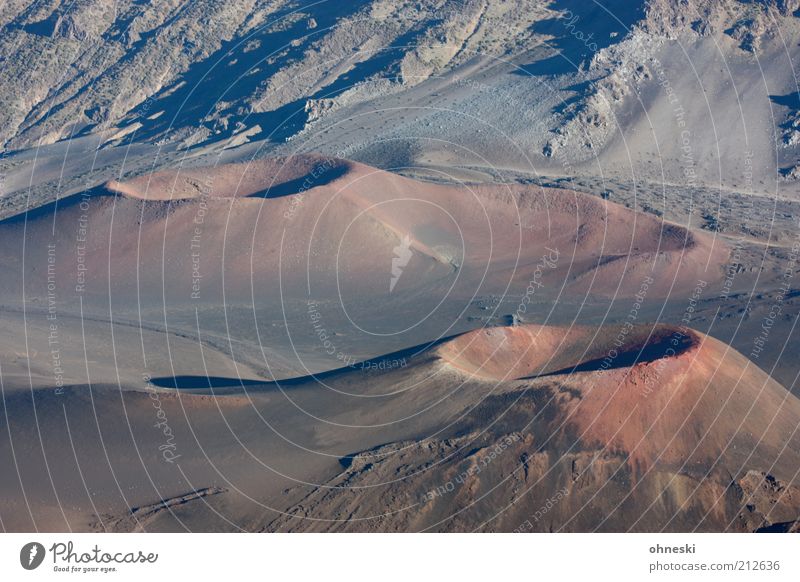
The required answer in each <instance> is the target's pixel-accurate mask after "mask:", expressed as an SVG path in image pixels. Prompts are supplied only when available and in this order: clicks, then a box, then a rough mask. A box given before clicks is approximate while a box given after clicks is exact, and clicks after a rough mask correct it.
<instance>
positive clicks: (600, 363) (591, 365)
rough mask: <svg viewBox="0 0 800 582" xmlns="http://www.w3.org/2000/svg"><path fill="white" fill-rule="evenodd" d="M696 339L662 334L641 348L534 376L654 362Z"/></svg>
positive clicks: (685, 348)
mask: <svg viewBox="0 0 800 582" xmlns="http://www.w3.org/2000/svg"><path fill="white" fill-rule="evenodd" d="M696 341H697V340H696V339H695V338H694V337H693V336H692V335H683V336H681V337H678V336H676V335H674V334H673V335H667V336H662V337H658V338H656V339H655V340H653V341H650V342H648V343H647V344H646V345H644V346H642V347H641V348H632V349H631V348H628V349H624V348H623V349H622V351H619V352H618V353H617V356H616V357H614V358H612V357H611V355H610V354H608V353H606V354H604V355H603V357H602V358H595V359H593V360H589V361H587V362H582V363H580V364H578V365H576V366H572V367H568V368H562V369H561V370H556V371H555V372H548V373H546V374H540V375H538V376H534V377H538V378H543V377H546V376H561V375H569V374H573V373H576V372H596V371H600V370H616V369H619V368H630V367H631V366H634V365H636V364H645V363H649V362H655V361H657V360H661V359H663V358H673V357H675V356H678V355H680V354H682V353H683V352H685V351H687V350H689V349H690V348H691V347H692V346H694V345H695V344H696ZM676 343H677V345H676ZM609 351H610V350H609Z"/></svg>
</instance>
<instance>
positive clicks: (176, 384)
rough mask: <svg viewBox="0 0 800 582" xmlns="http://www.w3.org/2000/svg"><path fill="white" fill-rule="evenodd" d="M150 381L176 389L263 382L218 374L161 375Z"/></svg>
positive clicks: (230, 386) (249, 384)
mask: <svg viewBox="0 0 800 582" xmlns="http://www.w3.org/2000/svg"><path fill="white" fill-rule="evenodd" d="M150 382H151V383H152V384H153V385H154V386H158V387H159V388H175V389H177V390H196V389H202V388H237V387H240V386H242V387H244V386H260V385H262V384H264V382H263V381H259V380H244V379H242V378H223V377H220V376H162V377H160V378H153V379H151V380H150Z"/></svg>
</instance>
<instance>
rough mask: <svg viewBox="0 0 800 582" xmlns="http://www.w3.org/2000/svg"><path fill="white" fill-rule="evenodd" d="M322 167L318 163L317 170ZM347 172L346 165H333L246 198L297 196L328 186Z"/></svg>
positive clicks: (279, 183) (278, 183) (321, 164)
mask: <svg viewBox="0 0 800 582" xmlns="http://www.w3.org/2000/svg"><path fill="white" fill-rule="evenodd" d="M322 167H323V162H320V165H319V166H318V168H322ZM316 169H317V168H315V171H316ZM347 171H348V169H347V165H346V164H339V165H335V166H333V167H331V168H329V169H327V170H325V171H324V172H323V173H321V174H318V175H316V176H315V175H314V174H306V175H304V176H300V177H299V178H295V179H293V180H286V181H285V182H280V181H279V182H277V183H276V184H275V185H273V186H270V187H269V188H266V189H264V190H261V191H259V192H255V193H253V194H250V195H249V196H248V198H281V197H283V196H291V195H293V194H299V193H301V192H305V191H307V190H310V189H311V188H316V187H317V186H325V185H327V184H330V183H331V182H334V181H335V180H338V179H339V178H341V177H342V176H344V175H345V174H347Z"/></svg>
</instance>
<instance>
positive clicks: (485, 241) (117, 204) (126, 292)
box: [0, 156, 728, 304]
mask: <svg viewBox="0 0 800 582" xmlns="http://www.w3.org/2000/svg"><path fill="white" fill-rule="evenodd" d="M109 188H110V190H109V191H110V192H113V193H116V194H117V196H103V195H95V196H90V197H88V198H81V197H74V198H71V199H68V200H64V201H61V202H60V203H59V204H58V206H51V207H47V208H44V209H40V210H38V211H36V212H34V213H31V214H29V215H28V216H27V218H22V217H19V218H16V219H12V220H8V221H5V222H3V223H1V224H0V243H2V244H0V248H2V249H3V251H2V253H3V256H2V259H1V260H2V262H3V264H4V265H5V267H6V268H8V269H9V271H10V273H12V275H13V274H14V273H16V275H13V276H11V277H8V278H6V280H5V281H4V282H3V283H2V292H3V293H4V294H5V295H16V296H17V297H18V296H19V293H20V290H21V289H20V285H19V269H20V265H21V264H22V260H24V261H26V262H27V263H28V264H34V265H44V264H46V263H47V255H46V253H47V250H48V249H47V246H46V245H47V243H52V244H55V245H56V247H57V248H58V253H59V255H60V256H63V257H66V258H65V259H64V260H60V261H58V262H57V264H56V270H57V276H58V278H59V281H61V282H62V285H63V286H64V287H66V288H71V287H73V286H74V285H78V284H79V283H80V281H78V269H76V260H75V259H74V258H73V257H77V256H78V254H79V253H81V252H83V250H82V249H81V248H79V247H81V246H85V257H86V261H85V264H86V267H87V270H86V271H85V273H82V274H85V277H86V287H85V289H86V293H88V294H90V295H95V296H97V297H99V298H106V300H107V299H108V293H109V290H108V288H109V287H111V293H112V294H113V295H114V296H115V297H119V298H120V299H126V298H128V297H130V295H131V294H133V293H134V292H135V291H136V286H137V281H138V285H139V286H140V289H141V291H142V293H141V298H142V300H144V301H150V300H152V298H153V296H157V297H158V299H159V300H160V299H161V297H160V295H161V293H160V291H161V289H162V287H163V289H164V292H165V295H166V300H167V303H168V304H171V303H178V304H180V303H185V302H187V301H188V300H189V297H190V296H191V293H192V284H193V275H194V271H195V270H196V267H197V265H198V262H199V264H200V267H201V269H202V273H201V274H202V277H203V279H202V291H203V292H202V297H201V299H202V300H203V301H205V302H211V303H214V302H218V301H219V300H221V299H222V288H223V280H224V286H225V291H226V299H227V300H228V301H231V302H237V301H242V302H247V303H249V302H250V301H251V300H252V299H253V295H252V292H253V289H257V290H258V294H257V297H256V298H255V299H256V301H257V302H258V301H259V298H277V297H278V295H279V287H278V276H277V274H278V273H279V271H280V270H281V268H282V270H283V272H282V275H283V277H284V284H285V285H286V286H288V288H294V286H297V285H304V284H305V283H306V281H307V278H310V280H311V283H312V295H313V294H319V295H321V296H328V297H330V296H332V297H337V296H339V295H343V296H344V297H345V299H347V297H351V298H352V299H353V303H357V301H356V299H357V298H358V297H360V296H362V295H374V294H375V293H378V292H380V293H381V294H385V293H386V292H387V291H388V287H389V271H390V266H391V264H392V259H393V258H394V257H395V253H396V250H395V249H396V248H397V247H398V245H401V244H402V241H403V240H405V238H406V237H408V240H409V245H410V249H411V251H412V253H413V255H412V259H411V260H410V262H409V264H408V265H407V267H406V269H405V271H404V272H405V273H407V274H406V275H405V281H403V282H402V285H401V286H400V287H399V288H398V290H403V289H405V290H406V291H409V292H410V291H413V290H415V289H416V290H421V289H425V290H426V292H428V293H435V294H437V295H443V294H445V293H446V291H447V290H448V289H450V288H451V286H452V290H453V296H455V297H464V296H466V297H470V296H472V295H473V294H474V293H475V292H476V291H480V292H487V291H489V292H495V293H498V292H500V293H502V292H503V291H505V289H506V288H507V287H509V285H510V289H509V292H510V293H512V294H513V295H517V296H520V297H522V296H523V295H524V294H525V289H526V287H527V286H528V284H529V281H531V280H532V279H536V280H537V281H540V282H541V283H542V285H543V286H544V287H545V290H544V291H542V293H550V294H551V295H554V294H556V293H557V292H558V291H559V290H560V288H561V287H562V285H564V286H565V289H566V290H567V292H568V293H574V294H577V295H581V296H582V295H583V294H585V293H592V294H596V295H601V296H610V295H615V294H617V295H619V296H622V297H630V296H633V295H634V294H636V293H637V292H639V291H640V290H641V288H642V285H643V284H644V283H645V282H649V283H648V284H647V286H648V292H649V293H650V295H651V296H659V297H664V296H666V295H667V294H669V293H683V292H689V291H690V290H691V288H692V287H693V286H694V285H695V283H696V281H697V279H698V278H704V279H707V280H709V281H710V280H715V279H721V275H722V269H721V267H720V265H721V264H722V263H724V262H725V260H726V259H727V255H728V250H727V248H725V247H724V245H722V244H721V243H720V242H719V241H715V240H713V239H712V238H710V237H708V236H707V235H704V234H700V233H694V232H690V231H687V230H686V229H684V228H681V227H677V226H674V225H670V224H666V223H663V222H661V221H659V220H658V219H656V218H654V217H652V216H649V215H645V214H641V213H636V212H633V211H631V210H628V209H626V208H623V207H621V206H618V205H615V204H613V203H609V202H607V201H602V200H600V199H598V198H595V197H592V196H589V195H584V194H579V193H576V192H571V191H567V190H558V189H545V188H539V187H534V186H522V185H508V186H506V185H481V186H466V185H465V186H463V187H453V186H445V185H437V184H430V183H424V182H419V181H415V180H411V179H409V178H404V177H401V176H398V175H396V174H392V173H389V172H385V171H382V170H377V169H374V168H370V167H368V166H364V165H362V164H357V163H353V162H345V161H341V160H327V159H322V158H317V157H308V156H297V157H293V158H288V159H268V160H258V161H254V162H252V163H249V164H242V165H227V166H218V167H215V168H204V169H193V170H180V171H174V172H166V173H156V174H153V175H151V176H146V177H142V178H137V179H135V180H132V181H130V182H126V183H111V184H109ZM83 229H86V232H85V233H84V232H83ZM53 233H54V234H53ZM84 237H85V238H86V241H85V245H82V244H81V243H82V241H81V240H80V239H82V238H84ZM23 240H24V242H25V254H24V256H23V251H22V241H23ZM195 242H197V245H198V246H197V247H195V246H193V245H194V243H195ZM109 248H110V250H109ZM195 252H196V253H199V254H198V255H196V256H195V255H193V253H195ZM543 256H544V257H550V258H553V257H557V259H558V260H557V261H555V264H554V265H552V267H551V265H549V264H548V265H547V266H546V267H544V268H543V267H542V266H541V265H542V261H543ZM45 275H46V273H45V270H44V269H41V270H37V269H32V270H31V271H30V272H29V273H27V274H26V277H27V282H28V286H27V289H26V293H27V294H31V293H33V294H36V293H37V292H38V291H37V290H39V289H42V288H44V286H45V284H46V277H45ZM650 277H652V280H650ZM251 283H252V286H251ZM152 290H157V292H156V293H153V292H152ZM159 303H160V301H159Z"/></svg>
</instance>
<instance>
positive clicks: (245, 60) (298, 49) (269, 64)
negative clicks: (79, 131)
mask: <svg viewBox="0 0 800 582" xmlns="http://www.w3.org/2000/svg"><path fill="white" fill-rule="evenodd" d="M365 4H366V0H354V1H352V2H345V3H337V2H324V3H321V4H320V3H317V2H314V1H312V0H306V1H304V2H300V3H292V4H290V5H289V6H287V8H286V9H284V10H281V11H279V12H277V13H275V14H274V15H271V16H270V17H269V20H268V21H269V22H270V24H269V25H268V26H265V27H262V28H260V29H258V30H257V31H256V32H255V33H252V34H249V35H248V36H246V37H236V38H234V39H232V40H230V41H226V42H224V43H222V46H221V47H220V49H219V50H217V51H216V52H215V53H214V54H212V55H211V56H209V57H208V58H206V59H204V60H202V61H200V62H197V63H195V64H193V65H191V66H190V67H189V69H188V70H187V71H186V72H185V73H183V74H182V75H180V76H179V77H178V78H177V79H176V80H175V82H174V83H173V84H172V85H170V86H169V87H165V88H164V89H163V90H162V91H161V92H160V94H157V95H155V96H154V98H153V99H152V100H149V101H150V102H149V103H147V109H146V110H144V109H143V106H140V107H139V108H138V109H137V110H134V111H133V112H132V115H131V116H129V118H128V119H126V120H123V122H122V123H123V124H124V123H127V122H131V121H133V120H134V119H135V120H137V121H140V122H141V123H143V124H144V127H142V128H140V129H139V130H138V131H137V132H136V139H137V141H147V140H150V139H153V138H155V137H157V136H159V135H161V134H163V133H164V132H165V131H167V130H169V129H170V128H171V129H173V130H174V129H179V128H184V127H195V128H202V127H204V126H205V127H208V125H209V124H207V123H205V122H204V120H205V119H206V117H207V116H209V115H210V114H212V113H213V112H214V111H215V110H216V108H217V107H219V106H223V108H224V107H225V106H227V107H229V108H230V111H225V110H224V109H223V110H220V111H219V112H218V113H223V112H225V113H230V115H229V119H230V122H229V123H228V125H227V126H214V127H209V129H210V130H212V131H213V132H217V131H218V132H219V134H216V135H214V136H213V137H211V139H214V140H215V141H220V140H224V139H229V138H230V137H231V136H232V135H233V134H234V131H235V130H236V122H237V120H239V119H244V118H245V117H247V125H248V127H252V126H254V125H256V124H260V125H261V126H262V128H263V129H267V128H266V127H265V126H264V125H263V123H265V122H266V121H267V120H266V119H263V117H264V115H263V114H252V113H251V112H249V111H243V110H242V106H241V103H242V102H243V100H245V99H246V98H247V97H249V96H251V95H253V94H254V93H256V91H257V89H258V88H259V87H260V86H261V85H262V84H263V82H264V80H265V79H269V78H270V77H272V76H273V75H274V74H275V73H276V72H278V70H279V69H280V68H281V66H283V65H285V64H287V63H292V62H296V61H299V60H302V58H303V53H304V52H305V51H306V50H308V48H309V46H310V44H311V43H313V42H314V41H315V40H317V39H318V38H320V35H323V34H325V33H326V32H325V31H326V30H327V29H328V28H330V27H331V26H333V25H335V24H336V22H337V21H339V20H340V19H342V18H346V17H349V16H352V15H354V14H355V13H357V12H358V10H359V9H360V8H362V7H363V6H364V5H365ZM306 5H313V6H310V7H309V8H307V9H306ZM298 10H299V14H304V15H305V16H304V17H302V18H295V17H293V16H291V14H292V13H293V12H297V11H298ZM287 16H288V18H286V17H287ZM309 17H313V18H314V20H315V21H316V23H317V25H316V27H314V28H313V29H310V28H308V25H307V23H308V18H309ZM279 19H282V20H279ZM303 37H307V38H305V39H304V40H303V41H302V42H300V43H297V42H296V41H298V40H300V39H303ZM293 41H294V44H293ZM269 55H272V58H269V59H267V58H266V57H268V56H269ZM221 79H222V80H223V81H222V82H221ZM231 83H234V85H233V86H232V85H231ZM303 103H305V101H304V102H303ZM226 104H227V105H226ZM160 110H163V111H166V112H167V114H165V115H162V116H161V117H159V118H158V119H156V120H147V119H145V118H146V117H147V114H148V113H154V112H156V111H160ZM282 113H283V114H284V117H283V118H280V121H284V120H285V119H286V117H285V113H286V111H282ZM248 114H249V116H248ZM277 119H278V117H277V116H276V120H277ZM271 121H275V120H271ZM279 123H280V122H278V123H275V124H274V126H277V125H278V124H279ZM291 125H292V127H294V125H295V124H291ZM274 126H273V127H274ZM300 127H302V124H301V125H300ZM284 133H286V135H290V134H291V133H292V131H291V129H290V128H287V131H286V132H283V131H282V132H281V134H282V135H283V134H284Z"/></svg>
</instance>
